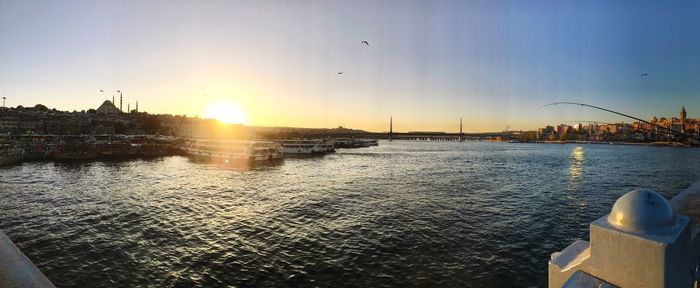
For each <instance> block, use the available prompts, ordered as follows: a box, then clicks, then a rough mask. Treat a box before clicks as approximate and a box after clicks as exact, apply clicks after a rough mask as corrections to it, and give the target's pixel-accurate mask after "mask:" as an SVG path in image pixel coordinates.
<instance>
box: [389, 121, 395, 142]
mask: <svg viewBox="0 0 700 288" xmlns="http://www.w3.org/2000/svg"><path fill="white" fill-rule="evenodd" d="M391 140H394V121H393V118H392V117H391V116H389V141H391Z"/></svg>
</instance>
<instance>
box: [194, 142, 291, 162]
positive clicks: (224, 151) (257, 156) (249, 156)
mask: <svg viewBox="0 0 700 288" xmlns="http://www.w3.org/2000/svg"><path fill="white" fill-rule="evenodd" d="M183 150H184V152H185V153H186V154H188V155H190V156H195V157H204V158H213V159H220V160H223V161H224V162H225V163H229V162H241V161H243V162H251V161H253V162H255V161H269V160H275V159H280V158H282V156H283V154H282V147H281V146H280V144H278V143H276V142H273V141H258V140H205V139H199V140H192V141H189V143H187V144H186V145H185V147H184V148H183Z"/></svg>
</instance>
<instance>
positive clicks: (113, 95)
mask: <svg viewBox="0 0 700 288" xmlns="http://www.w3.org/2000/svg"><path fill="white" fill-rule="evenodd" d="M112 105H114V95H112Z"/></svg>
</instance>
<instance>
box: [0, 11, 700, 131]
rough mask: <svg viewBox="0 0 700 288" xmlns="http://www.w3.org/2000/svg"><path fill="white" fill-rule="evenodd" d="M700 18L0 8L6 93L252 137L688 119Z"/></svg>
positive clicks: (0, 82)
mask: <svg viewBox="0 0 700 288" xmlns="http://www.w3.org/2000/svg"><path fill="white" fill-rule="evenodd" d="M698 15H700V2H699V1H596V0H593V1H564V0H561V1H538V0H534V1H517V0H516V1H496V0H473V1H469V0H464V1H411V0H400V1H361V0H353V1H333V0H326V1H252V0H251V1H210V0H207V1H155V0H154V1H129V0H125V1H109V0H104V1H70V0H68V1H53V0H51V1H33V0H26V1H6V0H0V96H3V97H6V98H7V105H8V106H17V105H23V106H33V105H34V104H37V103H41V104H44V105H47V106H49V107H55V108H57V109H60V110H70V111H72V110H78V111H80V110H84V109H89V108H97V107H98V106H99V105H100V104H101V103H102V102H103V101H104V100H107V99H110V100H111V98H112V95H113V94H115V92H116V91H117V90H121V91H123V95H124V108H125V109H126V105H127V104H126V103H127V102H128V103H130V104H131V107H132V109H133V108H134V105H135V102H136V101H138V102H139V108H140V110H141V111H147V112H149V113H167V114H178V115H182V114H186V115H188V116H194V115H203V113H204V111H206V110H207V109H211V106H212V105H216V104H215V103H229V104H231V103H232V104H233V105H235V106H237V107H238V108H239V109H240V110H241V111H242V113H243V114H245V124H246V125H257V126H294V127H337V126H339V125H342V126H344V127H351V128H358V129H364V130H368V131H387V130H388V125H389V117H390V116H391V117H393V122H394V130H395V131H448V132H454V131H458V130H459V119H460V117H462V118H463V119H464V120H463V123H464V130H465V131H471V132H481V131H501V130H503V129H506V127H508V128H509V129H510V130H519V129H522V130H531V129H536V128H538V127H542V126H544V125H547V124H559V123H565V122H569V121H582V120H588V121H603V122H613V121H628V120H626V119H624V118H621V117H618V116H615V115H611V114H606V113H602V112H597V111H594V110H591V109H588V108H583V107H578V106H569V107H565V106H561V105H559V106H556V107H545V108H541V109H538V108H539V107H540V106H542V105H544V104H547V103H551V102H555V101H575V102H583V103H587V104H591V105H597V106H602V107H606V108H609V109H614V110H618V111H620V112H624V113H628V114H632V115H635V116H638V117H640V118H645V119H648V118H651V117H652V116H654V115H658V116H676V115H678V113H679V110H680V107H681V105H685V107H686V110H687V111H688V114H689V116H690V117H700V101H698V99H700V97H699V96H700V17H698ZM362 41H368V42H369V44H370V45H369V46H367V45H364V44H362V43H361V42H362ZM338 72H343V74H338ZM642 73H647V74H648V76H641V74H642ZM99 90H103V91H104V93H100V92H99ZM117 99H118V96H117ZM117 102H118V100H117ZM628 122H629V121H628Z"/></svg>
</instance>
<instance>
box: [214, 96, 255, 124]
mask: <svg viewBox="0 0 700 288" xmlns="http://www.w3.org/2000/svg"><path fill="white" fill-rule="evenodd" d="M204 118H208V119H216V120H218V121H220V122H223V123H228V124H246V122H247V119H246V117H245V114H244V113H243V111H242V110H241V108H240V107H239V106H238V105H236V104H235V103H233V102H229V101H225V102H224V101H222V102H215V103H212V104H211V105H209V107H207V108H206V110H205V111H204Z"/></svg>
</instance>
